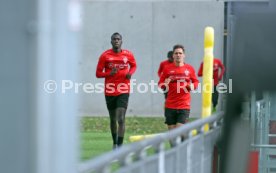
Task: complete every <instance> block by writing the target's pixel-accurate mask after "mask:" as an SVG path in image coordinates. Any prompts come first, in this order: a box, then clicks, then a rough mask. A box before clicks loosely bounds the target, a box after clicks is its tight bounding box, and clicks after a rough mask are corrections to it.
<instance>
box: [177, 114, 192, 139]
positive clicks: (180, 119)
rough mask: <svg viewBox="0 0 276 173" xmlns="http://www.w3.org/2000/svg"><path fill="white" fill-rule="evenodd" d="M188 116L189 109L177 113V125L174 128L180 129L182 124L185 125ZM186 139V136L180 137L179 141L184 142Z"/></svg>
mask: <svg viewBox="0 0 276 173" xmlns="http://www.w3.org/2000/svg"><path fill="white" fill-rule="evenodd" d="M189 116H190V110H189V109H181V110H178V111H177V123H176V127H180V126H182V125H183V124H186V123H187V122H188V118H189ZM186 138H187V136H185V135H183V136H181V141H184V140H185V139H186Z"/></svg>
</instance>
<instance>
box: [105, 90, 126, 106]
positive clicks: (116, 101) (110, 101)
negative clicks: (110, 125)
mask: <svg viewBox="0 0 276 173" xmlns="http://www.w3.org/2000/svg"><path fill="white" fill-rule="evenodd" d="M128 98H129V94H120V95H117V96H105V101H106V106H107V109H108V110H114V109H116V108H119V107H123V108H126V109H127V106H128Z"/></svg>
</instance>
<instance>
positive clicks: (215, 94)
mask: <svg viewBox="0 0 276 173" xmlns="http://www.w3.org/2000/svg"><path fill="white" fill-rule="evenodd" d="M218 97H219V93H218V91H217V90H216V86H214V93H212V104H213V109H214V111H216V110H215V109H216V106H217V104H218Z"/></svg>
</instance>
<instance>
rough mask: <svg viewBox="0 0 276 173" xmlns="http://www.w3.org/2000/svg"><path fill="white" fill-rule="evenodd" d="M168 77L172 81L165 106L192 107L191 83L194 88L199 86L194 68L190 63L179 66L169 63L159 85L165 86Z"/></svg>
mask: <svg viewBox="0 0 276 173" xmlns="http://www.w3.org/2000/svg"><path fill="white" fill-rule="evenodd" d="M167 78H169V79H171V81H170V83H169V88H168V96H167V99H166V103H165V107H166V108H170V109H190V105H191V94H190V91H191V84H193V85H194V89H196V88H197V86H198V80H197V77H196V73H195V70H194V68H193V67H192V66H191V65H189V64H184V65H183V66H179V67H178V66H176V65H175V64H174V63H173V64H171V65H168V66H167V67H166V69H165V70H164V72H163V74H162V76H161V78H160V80H159V82H158V85H159V87H161V88H164V82H165V79H167Z"/></svg>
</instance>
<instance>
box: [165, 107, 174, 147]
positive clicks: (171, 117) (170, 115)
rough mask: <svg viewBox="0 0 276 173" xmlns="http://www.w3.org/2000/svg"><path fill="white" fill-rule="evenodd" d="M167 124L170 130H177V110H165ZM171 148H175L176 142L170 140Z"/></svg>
mask: <svg viewBox="0 0 276 173" xmlns="http://www.w3.org/2000/svg"><path fill="white" fill-rule="evenodd" d="M165 124H167V126H168V130H173V129H175V128H176V117H175V110H174V109H170V108H165ZM169 142H170V145H171V147H175V145H176V144H175V141H173V140H170V141H169Z"/></svg>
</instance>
